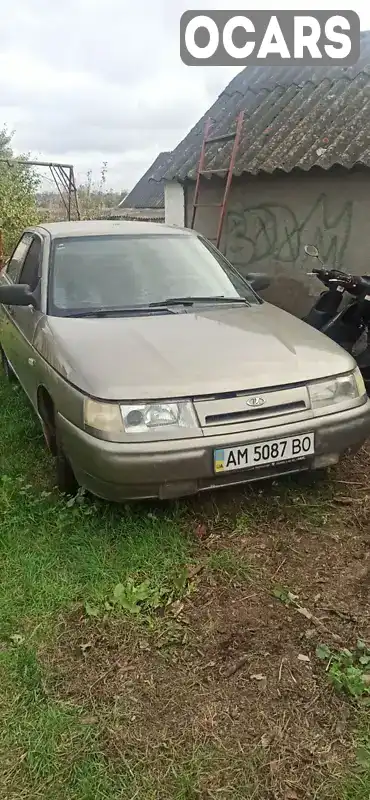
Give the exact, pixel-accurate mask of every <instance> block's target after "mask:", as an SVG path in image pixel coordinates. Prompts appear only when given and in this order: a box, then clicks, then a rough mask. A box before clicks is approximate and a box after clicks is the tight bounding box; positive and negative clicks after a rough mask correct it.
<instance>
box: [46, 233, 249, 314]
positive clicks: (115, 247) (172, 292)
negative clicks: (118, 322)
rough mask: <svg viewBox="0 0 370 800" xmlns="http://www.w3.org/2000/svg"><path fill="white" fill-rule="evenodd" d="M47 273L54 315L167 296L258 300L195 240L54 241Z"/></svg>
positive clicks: (167, 236)
mask: <svg viewBox="0 0 370 800" xmlns="http://www.w3.org/2000/svg"><path fill="white" fill-rule="evenodd" d="M49 275H50V279H49V307H48V313H49V314H52V315H59V316H62V315H67V314H72V315H73V313H74V312H78V311H80V312H81V311H82V312H83V311H84V310H86V311H89V310H91V311H93V310H94V309H97V310H98V309H102V308H104V309H108V310H109V309H110V308H111V309H112V310H113V311H114V309H118V308H119V307H120V306H122V307H146V306H149V305H150V304H153V303H154V304H161V303H164V304H165V303H166V301H169V300H170V299H171V298H173V299H177V300H178V299H179V298H180V299H181V298H192V299H196V298H203V300H206V299H208V300H209V299H210V298H213V297H215V298H220V299H221V300H222V299H225V298H226V299H230V300H232V299H235V300H239V301H240V298H245V299H246V300H247V301H248V302H249V303H257V302H259V301H258V299H257V297H256V295H255V294H254V292H253V291H252V290H251V289H250V287H249V285H248V284H247V283H246V282H245V281H244V280H243V278H242V277H241V276H240V275H239V274H238V272H236V271H234V269H233V268H232V267H231V265H230V264H229V262H228V261H227V260H226V259H224V258H223V256H222V255H221V254H220V253H219V252H218V251H214V250H213V248H212V247H211V246H210V245H209V244H208V243H207V242H205V241H204V240H203V239H201V238H199V237H197V236H186V235H185V236H184V235H176V234H159V235H158V234H153V235H145V236H142V235H141V236H140V235H136V236H129V235H126V236H120V235H115V236H109V235H101V236H78V237H68V238H63V239H59V238H58V239H56V240H55V241H54V243H53V247H52V251H51V263H50V273H49ZM215 302H216V300H215Z"/></svg>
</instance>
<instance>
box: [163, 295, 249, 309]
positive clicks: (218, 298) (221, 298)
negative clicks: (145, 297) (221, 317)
mask: <svg viewBox="0 0 370 800" xmlns="http://www.w3.org/2000/svg"><path fill="white" fill-rule="evenodd" d="M195 303H241V304H243V305H248V306H249V305H250V303H248V300H246V298H245V297H225V295H223V294H221V295H213V296H212V295H210V296H209V297H196V296H194V297H191V296H189V297H167V298H166V299H165V300H159V301H157V302H156V303H149V306H150V308H160V307H161V306H193V305H194V304H195Z"/></svg>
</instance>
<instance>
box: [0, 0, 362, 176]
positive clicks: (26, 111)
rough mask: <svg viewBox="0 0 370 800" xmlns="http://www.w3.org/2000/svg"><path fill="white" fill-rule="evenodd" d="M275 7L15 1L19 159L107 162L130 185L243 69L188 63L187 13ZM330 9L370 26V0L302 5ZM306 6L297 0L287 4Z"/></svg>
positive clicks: (10, 95)
mask: <svg viewBox="0 0 370 800" xmlns="http://www.w3.org/2000/svg"><path fill="white" fill-rule="evenodd" d="M273 6H274V4H273V3H271V0H269V2H263V0H255V1H254V2H253V3H246V2H240V1H238V0H229V2H227V0H224V2H222V0H220V2H217V0H192V2H191V0H137V1H136V2H135V0H64V3H63V4H62V3H58V2H56V0H54V2H53V1H52V0H15V2H13V3H11V4H7V12H6V14H5V13H3V14H2V19H1V54H0V128H1V126H2V124H5V125H7V127H8V129H9V130H10V131H11V130H15V136H14V146H15V148H16V151H17V152H18V153H19V152H29V153H31V154H32V157H33V158H37V159H40V160H41V159H42V160H55V161H62V162H68V163H73V164H74V165H75V169H76V172H77V175H78V177H79V178H80V179H83V177H84V175H85V174H86V172H87V170H89V169H92V170H93V175H94V177H96V178H97V177H98V175H99V168H100V165H101V164H102V162H104V161H106V162H107V163H108V177H107V184H108V186H109V187H112V188H114V189H117V190H120V189H125V188H126V189H130V188H132V186H133V185H134V184H135V183H136V181H137V180H138V179H139V178H140V177H141V175H142V174H143V172H145V170H146V169H147V168H148V167H149V166H150V164H151V163H152V161H153V160H154V158H155V157H156V156H157V154H158V152H159V151H161V150H172V149H173V148H174V147H175V146H176V145H177V144H178V142H179V141H180V139H181V138H182V137H183V136H184V135H185V134H186V133H187V131H188V130H189V128H191V127H192V125H194V123H195V122H196V121H197V120H198V119H199V117H200V116H201V115H202V114H203V113H204V112H205V111H206V109H207V108H208V107H209V106H210V105H211V103H212V102H213V101H214V100H215V98H216V97H217V95H218V94H219V93H220V92H221V91H222V89H223V88H224V87H225V85H226V84H227V83H228V82H229V81H230V80H231V79H232V77H233V76H234V75H235V74H236V72H237V71H238V70H237V69H233V68H231V67H230V68H216V67H186V66H185V65H184V64H182V62H181V60H180V55H179V19H180V16H181V14H182V13H183V11H185V10H186V9H188V8H192V9H199V10H203V9H212V8H227V9H232V10H234V9H235V10H237V9H242V10H247V9H248V8H249V9H251V8H254V9H257V8H258V9H263V8H265V9H267V10H269V9H271V7H273ZM320 6H321V7H324V8H326V9H329V10H333V11H334V10H336V11H338V9H339V10H340V9H343V10H344V9H348V8H351V9H352V10H354V11H357V13H359V14H360V17H361V23H362V24H361V27H362V28H363V29H368V28H370V7H369V5H368V0H349V2H348V0H344V2H342V0H326V2H325V3H323V4H322V3H321V2H318V0H317V1H316V2H314V3H313V2H309V1H308V2H306V3H304V5H303V6H302V7H303V8H304V9H311V10H313V9H315V8H318V7H320ZM299 7H300V5H299V4H297V2H296V0H293V2H289V1H287V2H285V3H283V2H282V3H281V4H280V3H279V8H280V9H294V8H299ZM366 8H367V9H368V10H365V9H366Z"/></svg>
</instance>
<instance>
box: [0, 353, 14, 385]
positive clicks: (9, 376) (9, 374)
mask: <svg viewBox="0 0 370 800" xmlns="http://www.w3.org/2000/svg"><path fill="white" fill-rule="evenodd" d="M0 353H1V365H2V368H3V372H4V375H5V379H6V380H7V381H8V383H16V381H17V378H16V376H15V375H14V372H13V370H12V368H11V366H10V364H9V361H8V359H7V357H6V355H5V353H4V350H3V348H2V347H1V348H0Z"/></svg>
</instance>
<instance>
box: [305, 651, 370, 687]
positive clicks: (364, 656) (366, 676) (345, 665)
mask: <svg viewBox="0 0 370 800" xmlns="http://www.w3.org/2000/svg"><path fill="white" fill-rule="evenodd" d="M316 655H317V657H318V658H319V659H321V660H322V661H324V660H325V661H327V668H326V669H327V673H328V677H329V680H330V681H331V683H332V684H333V686H334V688H335V689H336V690H337V691H344V692H346V694H348V695H350V696H351V697H353V698H355V699H356V700H359V699H362V698H366V697H368V696H370V649H369V648H368V647H367V646H366V644H365V642H363V641H361V640H358V641H357V644H356V647H355V648H354V649H353V650H347V649H346V648H342V649H341V650H330V648H329V647H328V646H327V645H319V646H318V647H317V648H316Z"/></svg>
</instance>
